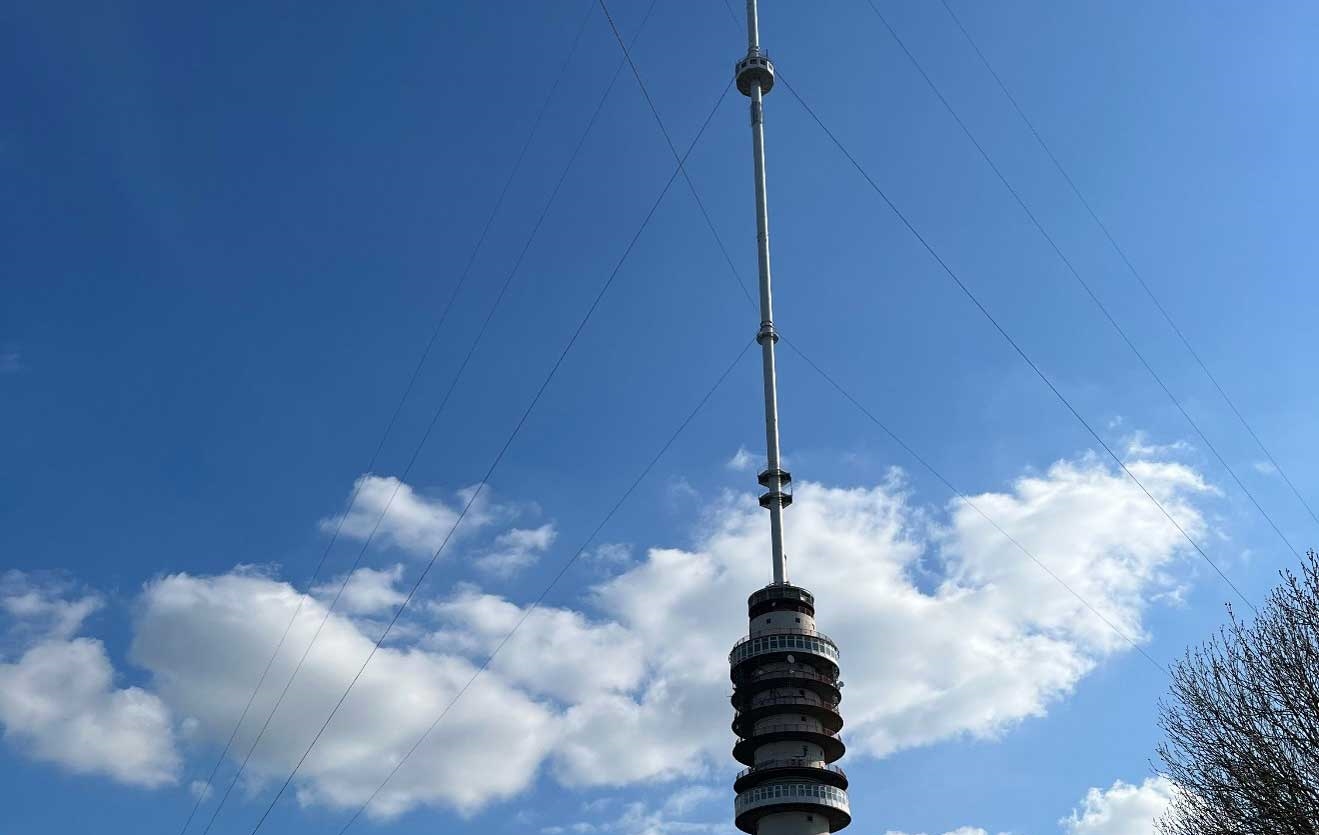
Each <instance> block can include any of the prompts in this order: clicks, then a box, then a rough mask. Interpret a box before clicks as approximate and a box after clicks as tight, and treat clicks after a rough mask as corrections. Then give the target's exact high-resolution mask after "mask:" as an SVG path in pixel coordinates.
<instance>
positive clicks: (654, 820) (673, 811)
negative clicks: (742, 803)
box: [540, 785, 738, 835]
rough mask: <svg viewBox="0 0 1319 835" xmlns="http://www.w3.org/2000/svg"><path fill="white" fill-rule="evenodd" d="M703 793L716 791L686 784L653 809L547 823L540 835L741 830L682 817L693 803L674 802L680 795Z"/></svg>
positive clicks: (722, 834)
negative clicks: (607, 817) (601, 817)
mask: <svg viewBox="0 0 1319 835" xmlns="http://www.w3.org/2000/svg"><path fill="white" fill-rule="evenodd" d="M698 794H699V795H700V796H701V798H702V800H704V799H707V798H708V797H713V796H715V794H716V793H715V792H714V790H712V789H710V788H709V787H707V786H695V785H694V786H687V787H685V788H683V789H680V790H679V791H678V792H676V793H675V794H674V795H672V796H670V797H669V798H668V800H666V801H665V802H664V803H663V804H661V805H660V807H659V808H658V809H657V808H653V807H652V806H650V805H648V804H645V803H629V804H626V805H625V806H624V807H623V809H622V812H621V813H620V814H618V815H617V816H615V817H613V818H611V819H609V820H605V821H603V822H601V821H599V820H595V821H577V822H576V823H571V824H566V825H559V826H546V827H542V828H541V830H540V831H541V835H594V833H608V835H678V834H679V833H684V835H735V833H736V832H737V831H738V830H737V829H736V828H734V827H733V825H732V824H729V823H725V822H723V821H718V822H712V821H708V820H706V821H693V820H683V819H682V818H683V817H685V816H686V815H687V812H688V811H690V808H691V805H693V804H687V805H686V806H685V808H684V805H685V804H686V801H685V800H684V799H679V800H677V802H675V798H678V797H679V795H681V796H683V798H686V797H694V796H696V795H698ZM718 796H719V797H720V798H721V799H726V798H725V794H724V792H719V793H718Z"/></svg>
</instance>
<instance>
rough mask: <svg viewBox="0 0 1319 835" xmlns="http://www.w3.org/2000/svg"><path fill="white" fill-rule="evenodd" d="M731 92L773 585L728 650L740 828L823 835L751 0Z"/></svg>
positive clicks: (775, 834) (827, 728)
mask: <svg viewBox="0 0 1319 835" xmlns="http://www.w3.org/2000/svg"><path fill="white" fill-rule="evenodd" d="M735 78H736V80H737V89H738V91H739V92H741V93H742V95H744V96H746V97H748V98H750V99H751V142H752V152H753V156H754V160H755V171H756V243H757V249H756V255H757V258H758V260H759V265H760V330H759V331H758V332H757V334H756V341H757V342H759V343H760V350H761V362H762V370H763V372H764V382H765V457H766V467H765V470H764V472H762V473H761V474H760V477H759V480H760V483H761V485H762V486H764V487H765V493H764V494H763V495H762V496H761V497H760V504H761V506H762V507H764V508H766V509H767V510H769V520H770V521H769V530H770V547H771V556H772V557H773V562H774V582H773V583H771V584H770V585H768V586H765V587H764V588H762V589H760V590H758V591H756V592H754V593H753V594H752V595H751V596H750V597H749V598H748V599H747V617H748V619H749V621H750V626H749V629H748V634H747V636H746V637H745V638H743V639H742V640H740V641H738V642H737V644H736V645H734V647H733V651H732V652H731V653H729V656H728V663H729V667H730V677H731V678H732V680H733V697H732V702H733V708H734V710H735V711H736V712H735V714H734V716H733V733H734V734H736V735H737V738H738V740H737V744H736V745H735V746H734V747H733V757H734V759H736V760H737V761H738V762H741V763H742V764H743V765H745V766H747V767H746V768H745V769H743V770H742V771H741V772H739V773H738V775H737V778H736V779H735V781H734V783H733V791H735V792H736V793H737V797H736V799H735V800H734V802H733V808H734V814H735V816H736V818H735V823H736V824H737V828H738V829H740V830H742V831H743V832H746V833H749V835H824V833H826V832H837V831H838V830H840V829H842V828H843V827H845V826H847V825H848V824H849V823H851V822H852V813H851V809H850V806H849V805H848V799H847V775H846V774H844V773H843V770H842V769H841V768H839V767H838V766H836V765H833V764H832V763H834V762H835V761H836V760H838V759H840V758H841V757H842V756H843V752H844V750H845V748H844V746H843V742H842V740H841V739H839V737H838V732H839V731H840V730H841V729H842V727H843V717H842V716H841V715H840V714H839V712H838V703H839V701H840V700H841V699H842V688H843V683H842V681H840V680H839V678H838V676H839V668H838V645H837V644H835V643H834V642H833V640H832V639H830V638H829V637H828V636H827V635H824V634H822V633H821V632H819V631H817V630H816V628H815V596H814V595H812V594H811V593H810V592H809V591H807V590H806V589H803V588H800V587H798V586H794V585H791V584H789V583H788V565H787V557H786V556H784V552H783V509H784V508H785V507H787V506H788V505H789V504H791V503H792V496H791V494H789V493H787V492H786V491H785V490H784V488H785V487H786V486H787V484H788V483H789V482H790V481H792V476H791V475H789V474H788V472H787V471H786V470H784V469H783V467H782V465H781V462H780V460H779V399H778V378H777V373H776V370H775V366H774V343H776V342H778V339H779V337H778V334H777V333H775V332H774V295H773V292H772V290H771V287H770V270H769V204H768V201H767V198H766V189H765V108H764V98H765V94H767V93H768V92H769V91H770V90H771V89H773V87H774V65H773V64H772V63H770V60H769V56H768V55H766V54H765V53H764V52H763V51H762V50H761V48H760V17H759V14H758V10H757V8H756V0H747V54H746V57H745V58H743V59H742V60H741V61H738V62H737V68H736V70H735Z"/></svg>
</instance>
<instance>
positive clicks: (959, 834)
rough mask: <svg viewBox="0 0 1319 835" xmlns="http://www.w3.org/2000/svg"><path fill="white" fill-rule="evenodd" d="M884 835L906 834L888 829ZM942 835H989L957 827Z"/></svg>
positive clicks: (969, 827) (968, 827) (977, 828)
mask: <svg viewBox="0 0 1319 835" xmlns="http://www.w3.org/2000/svg"><path fill="white" fill-rule="evenodd" d="M884 835H907V833H906V832H898V831H897V830H894V829H890V830H889V831H888V832H886V833H884ZM920 835H925V833H924V832H922V833H920ZM944 835H989V833H988V832H987V831H985V830H984V829H981V828H980V827H978V826H959V827H957V828H956V829H954V830H952V831H950V832H945V833H944Z"/></svg>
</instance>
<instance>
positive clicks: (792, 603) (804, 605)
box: [747, 583, 815, 619]
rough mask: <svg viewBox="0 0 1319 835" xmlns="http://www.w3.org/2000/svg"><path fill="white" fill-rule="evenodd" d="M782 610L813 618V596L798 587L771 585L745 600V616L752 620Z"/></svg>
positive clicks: (786, 584) (780, 584)
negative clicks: (800, 613)
mask: <svg viewBox="0 0 1319 835" xmlns="http://www.w3.org/2000/svg"><path fill="white" fill-rule="evenodd" d="M784 609H786V610H788V611H793V612H802V613H804V614H807V615H810V616H811V617H815V595H813V594H811V593H810V592H808V591H807V590H806V589H804V588H802V587H800V586H794V585H790V584H788V583H771V584H769V585H768V586H765V587H764V588H763V589H757V590H756V591H754V592H752V593H751V596H750V597H748V598H747V614H748V615H749V616H750V617H752V618H753V619H754V618H758V617H760V616H761V615H764V614H768V613H769V612H775V611H781V610H784Z"/></svg>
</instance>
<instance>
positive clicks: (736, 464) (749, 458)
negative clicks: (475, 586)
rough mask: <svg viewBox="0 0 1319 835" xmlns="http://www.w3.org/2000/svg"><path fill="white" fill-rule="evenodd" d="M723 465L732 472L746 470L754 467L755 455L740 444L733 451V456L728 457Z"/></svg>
mask: <svg viewBox="0 0 1319 835" xmlns="http://www.w3.org/2000/svg"><path fill="white" fill-rule="evenodd" d="M724 466H725V467H727V468H728V469H730V470H733V471H734V472H738V473H744V472H746V471H748V470H752V469H755V466H756V457H755V456H754V455H752V454H751V452H750V451H749V450H748V449H747V448H746V447H744V446H740V447H738V448H737V452H735V453H733V457H732V458H729V459H728V461H727V463H725V464H724Z"/></svg>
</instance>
